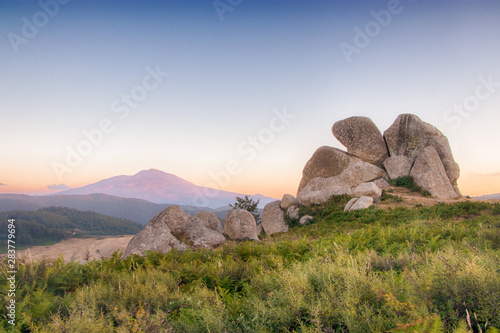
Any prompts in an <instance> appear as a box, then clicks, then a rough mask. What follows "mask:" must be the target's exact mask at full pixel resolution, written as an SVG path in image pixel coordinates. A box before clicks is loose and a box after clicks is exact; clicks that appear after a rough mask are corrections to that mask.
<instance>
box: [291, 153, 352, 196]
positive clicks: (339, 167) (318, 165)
mask: <svg viewBox="0 0 500 333" xmlns="http://www.w3.org/2000/svg"><path fill="white" fill-rule="evenodd" d="M350 162H351V157H350V156H349V155H348V154H347V153H346V152H344V151H342V150H340V149H337V148H333V147H328V146H323V147H320V148H318V149H317V150H316V151H315V152H314V154H313V155H312V157H311V158H310V159H309V161H307V163H306V165H305V166H304V170H303V171H302V180H301V181H300V184H299V189H298V191H297V194H298V193H300V191H301V190H302V189H303V188H304V187H305V186H306V185H307V184H308V183H309V182H310V181H311V180H313V179H314V178H317V177H322V178H328V177H332V176H336V175H339V174H341V173H342V171H344V170H345V168H347V166H348V165H349V163H350Z"/></svg>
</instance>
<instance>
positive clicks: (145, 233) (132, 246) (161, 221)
mask: <svg viewBox="0 0 500 333" xmlns="http://www.w3.org/2000/svg"><path fill="white" fill-rule="evenodd" d="M170 208H171V207H169V208H167V209H165V210H164V211H162V212H161V213H160V214H158V215H157V216H155V217H154V218H153V219H152V220H151V221H149V223H148V224H147V225H146V226H145V227H144V229H142V230H141V231H140V232H139V233H138V234H137V235H135V236H134V237H133V238H132V239H131V240H130V242H129V243H128V246H127V249H126V250H125V253H124V256H125V257H128V256H130V255H132V254H136V255H140V256H141V255H143V254H144V252H145V251H159V252H162V253H166V252H168V251H170V250H172V249H177V250H179V251H184V250H186V249H187V246H186V245H185V244H184V243H182V242H181V241H180V240H178V239H177V238H175V237H174V235H172V232H171V230H170V227H169V226H168V225H167V224H166V223H165V217H166V216H168V214H166V213H165V211H166V210H168V209H170ZM167 213H168V212H167Z"/></svg>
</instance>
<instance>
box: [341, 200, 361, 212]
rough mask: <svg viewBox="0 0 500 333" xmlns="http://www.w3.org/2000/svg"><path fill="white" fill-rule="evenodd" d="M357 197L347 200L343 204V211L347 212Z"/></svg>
mask: <svg viewBox="0 0 500 333" xmlns="http://www.w3.org/2000/svg"><path fill="white" fill-rule="evenodd" d="M358 199H359V198H352V199H351V200H349V202H348V203H347V204H346V205H345V207H344V212H347V211H349V210H350V209H351V207H352V205H354V204H355V203H356V201H358Z"/></svg>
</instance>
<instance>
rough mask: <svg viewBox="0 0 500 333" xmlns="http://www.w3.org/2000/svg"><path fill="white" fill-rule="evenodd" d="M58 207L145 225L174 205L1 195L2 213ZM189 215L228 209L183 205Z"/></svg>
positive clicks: (109, 198)
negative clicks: (91, 212) (88, 211)
mask: <svg viewBox="0 0 500 333" xmlns="http://www.w3.org/2000/svg"><path fill="white" fill-rule="evenodd" d="M49 206H57V207H67V208H73V209H79V210H84V211H87V210H90V211H93V212H97V213H100V214H104V215H109V216H113V217H117V218H122V219H128V220H132V221H134V222H138V223H140V224H146V223H148V222H149V220H151V219H152V218H153V217H154V216H156V215H157V214H158V213H160V212H161V211H162V210H164V209H165V208H167V207H169V206H171V204H156V203H152V202H149V201H146V200H141V199H131V198H119V197H115V196H111V195H106V194H99V193H97V194H88V195H54V196H29V195H25V194H0V212H2V211H14V210H17V211H33V210H37V209H40V208H43V207H49ZM180 207H181V208H182V210H184V211H185V212H186V213H188V214H189V215H193V214H196V213H199V212H201V211H213V212H214V213H215V215H217V216H218V217H220V218H222V219H223V218H225V216H226V214H227V212H228V211H229V206H226V207H220V208H218V209H210V208H207V207H194V206H184V205H181V206H180Z"/></svg>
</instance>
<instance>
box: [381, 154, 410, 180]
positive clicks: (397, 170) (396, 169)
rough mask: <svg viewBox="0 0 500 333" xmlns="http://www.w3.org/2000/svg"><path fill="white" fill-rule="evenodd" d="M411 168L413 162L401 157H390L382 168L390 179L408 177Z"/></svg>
mask: <svg viewBox="0 0 500 333" xmlns="http://www.w3.org/2000/svg"><path fill="white" fill-rule="evenodd" d="M412 166H413V161H412V160H411V159H410V158H409V157H406V156H403V155H395V156H391V157H389V158H388V159H386V160H385V161H384V167H385V170H386V171H387V174H388V175H389V177H390V178H391V179H396V178H399V177H403V176H408V175H409V174H410V171H411V167H412Z"/></svg>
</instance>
